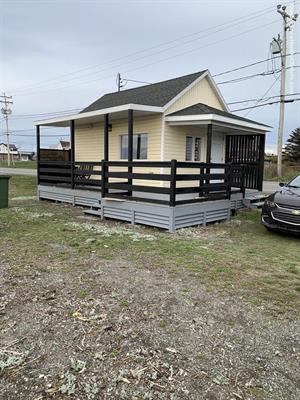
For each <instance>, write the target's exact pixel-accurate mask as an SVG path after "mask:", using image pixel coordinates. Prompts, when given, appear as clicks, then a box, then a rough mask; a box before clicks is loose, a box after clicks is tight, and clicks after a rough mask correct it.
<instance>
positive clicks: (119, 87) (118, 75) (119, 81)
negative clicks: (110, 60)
mask: <svg viewBox="0 0 300 400" xmlns="http://www.w3.org/2000/svg"><path fill="white" fill-rule="evenodd" d="M122 83H123V82H122V78H121V74H120V72H118V73H117V87H118V92H119V91H120V90H121V87H122V86H123V85H122Z"/></svg>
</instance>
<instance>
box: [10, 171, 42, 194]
mask: <svg viewBox="0 0 300 400" xmlns="http://www.w3.org/2000/svg"><path fill="white" fill-rule="evenodd" d="M35 195H36V177H33V176H21V175H13V176H11V177H10V179H9V198H10V199H13V198H16V197H27V196H31V197H32V196H35Z"/></svg>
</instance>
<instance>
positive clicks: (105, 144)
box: [101, 114, 109, 198]
mask: <svg viewBox="0 0 300 400" xmlns="http://www.w3.org/2000/svg"><path fill="white" fill-rule="evenodd" d="M103 138H104V142H103V147H104V152H103V160H102V164H101V172H102V182H101V197H102V198H103V197H105V196H106V194H107V187H106V185H107V183H108V176H107V171H108V166H107V162H108V161H109V114H104V124H103Z"/></svg>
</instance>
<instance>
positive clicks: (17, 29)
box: [0, 0, 300, 150]
mask: <svg viewBox="0 0 300 400" xmlns="http://www.w3.org/2000/svg"><path fill="white" fill-rule="evenodd" d="M287 3H294V2H293V1H290V2H288V1H286V2H285V4H287ZM295 3H296V11H298V10H299V0H297V1H295ZM277 4H278V1H276V0H258V1H254V0H252V1H246V0H236V1H232V0H231V1H229V0H226V1H225V0H219V1H217V0H209V1H200V0H198V1H155V0H152V1H145V0H139V1H112V0H110V1H101V0H94V1H92V0H82V1H80V0H65V1H62V0H51V1H44V0H35V1H34V0H32V1H27V0H18V1H17V0H9V1H6V0H0V6H1V7H0V35H1V36H0V91H5V92H6V93H7V94H8V95H12V96H13V102H14V104H13V106H12V111H13V113H12V116H11V118H10V128H11V131H12V132H13V133H12V135H13V136H12V137H11V142H13V143H15V144H17V145H18V146H19V147H20V148H22V149H23V150H30V149H34V148H35V138H34V131H33V130H32V129H33V121H34V120H37V119H43V118H46V117H48V116H49V115H45V116H41V118H40V116H38V117H36V116H34V115H33V114H42V113H50V112H51V113H52V112H57V111H65V110H70V109H80V108H83V107H85V106H87V105H88V104H89V103H91V102H92V101H93V100H95V99H96V98H98V97H100V96H102V95H103V94H104V93H106V92H112V91H115V90H116V83H115V82H116V74H117V72H120V73H121V74H122V76H123V77H124V78H128V79H133V80H140V81H146V82H156V81H159V80H164V79H169V78H173V77H176V76H180V75H185V74H188V73H192V72H196V71H200V70H203V69H209V70H210V71H211V73H212V74H217V73H220V72H223V71H227V70H230V69H233V68H235V67H239V66H242V65H246V64H249V63H252V62H256V61H259V60H264V59H266V58H268V57H269V56H270V41H271V40H272V37H273V36H277V34H278V33H279V32H281V29H282V19H281V17H280V15H279V14H277V13H276V5H277ZM297 37H298V38H299V37H300V21H298V22H297V23H296V24H295V25H294V27H293V35H291V34H290V37H289V39H290V43H292V42H294V50H293V51H295V52H297V51H298V52H300V44H299V40H298V42H297V40H296V38H297ZM293 38H294V40H292V39H293ZM289 51H292V47H291V48H290V49H289ZM289 60H290V61H292V60H291V58H289ZM294 64H295V65H296V66H297V65H298V66H300V54H299V55H296V56H295V58H294ZM271 69H272V63H271V62H265V63H261V64H258V65H256V66H254V67H251V68H246V69H243V70H240V71H237V72H234V73H230V74H226V75H223V76H220V77H216V81H217V82H224V81H227V80H231V79H235V78H239V77H243V76H248V75H252V74H256V73H263V72H266V71H270V70H271ZM288 71H289V73H288V82H287V93H300V79H299V75H300V68H294V69H289V70H288ZM291 71H293V74H291ZM278 78H279V76H278V75H276V74H272V75H269V76H257V77H255V78H253V79H248V80H243V81H241V82H235V83H227V84H222V85H220V86H219V87H220V90H221V91H222V93H223V95H224V97H225V100H226V101H227V102H233V101H240V100H245V99H258V98H261V97H262V96H263V95H264V94H265V93H266V92H267V91H268V90H269V91H268V94H267V95H266V96H267V97H268V96H276V95H278V93H279V79H278ZM276 79H277V80H276ZM136 85H137V84H136V83H130V82H128V83H127V86H126V88H130V87H133V86H136ZM272 85H273V86H272ZM294 97H295V98H299V97H300V95H298V96H294ZM272 100H275V101H276V100H277V98H275V99H272ZM270 101H271V100H270ZM255 104H256V103H255V102H249V103H242V104H235V105H231V106H230V109H231V110H235V109H238V108H243V107H249V106H253V105H255ZM278 111H279V107H278V105H270V106H266V107H262V108H255V109H253V110H251V111H250V112H249V110H248V111H247V110H245V111H240V112H237V114H239V115H241V116H247V118H251V119H254V120H258V121H260V122H262V123H265V124H269V125H272V126H273V127H274V130H273V132H272V133H270V134H269V135H268V140H267V150H273V149H275V148H276V134H277V125H278ZM31 115H33V116H31ZM299 126H300V101H299V102H294V103H290V104H287V106H286V122H285V138H286V137H287V136H288V134H289V133H290V132H291V130H293V129H295V128H296V127H299ZM3 132H4V123H3V120H2V121H1V122H0V133H1V134H3ZM43 133H44V134H46V133H47V137H44V139H43V142H42V145H50V146H53V145H55V144H56V143H57V141H58V139H59V135H61V136H63V135H66V132H65V131H64V130H61V129H54V130H53V129H47V130H45V129H44V130H43ZM17 135H18V136H17ZM49 135H55V136H52V137H49ZM4 139H5V136H0V142H1V141H2V140H4Z"/></svg>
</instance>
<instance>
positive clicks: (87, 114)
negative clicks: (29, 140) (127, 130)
mask: <svg viewBox="0 0 300 400" xmlns="http://www.w3.org/2000/svg"><path fill="white" fill-rule="evenodd" d="M127 110H135V111H145V112H154V113H163V111H164V110H163V108H162V107H155V106H144V105H142V104H124V105H122V106H116V107H109V108H102V109H101V110H96V111H89V112H85V113H80V114H72V115H67V116H64V117H58V118H50V119H44V120H40V121H35V122H34V125H47V124H55V123H58V122H66V121H70V120H80V119H84V118H88V117H94V116H97V115H104V114H111V113H116V112H121V111H127Z"/></svg>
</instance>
